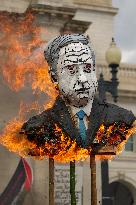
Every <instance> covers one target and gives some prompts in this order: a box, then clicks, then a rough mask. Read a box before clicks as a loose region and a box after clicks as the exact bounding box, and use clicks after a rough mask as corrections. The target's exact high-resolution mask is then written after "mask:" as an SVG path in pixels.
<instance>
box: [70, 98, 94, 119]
mask: <svg viewBox="0 0 136 205" xmlns="http://www.w3.org/2000/svg"><path fill="white" fill-rule="evenodd" d="M92 104H93V100H91V101H89V102H88V104H87V105H86V106H85V107H80V108H77V107H75V106H70V109H71V112H72V116H75V115H76V113H78V112H79V111H80V110H83V111H84V112H85V114H86V115H87V116H88V117H89V116H90V113H91V109H92Z"/></svg>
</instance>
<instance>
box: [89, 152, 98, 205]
mask: <svg viewBox="0 0 136 205" xmlns="http://www.w3.org/2000/svg"><path fill="white" fill-rule="evenodd" d="M90 169H91V205H97V188H96V161H95V155H91V156H90Z"/></svg>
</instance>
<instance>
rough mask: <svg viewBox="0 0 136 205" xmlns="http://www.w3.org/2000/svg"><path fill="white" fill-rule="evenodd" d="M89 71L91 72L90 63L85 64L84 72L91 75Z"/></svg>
mask: <svg viewBox="0 0 136 205" xmlns="http://www.w3.org/2000/svg"><path fill="white" fill-rule="evenodd" d="M91 70H92V65H91V64H90V63H87V64H85V66H84V71H85V72H86V73H91Z"/></svg>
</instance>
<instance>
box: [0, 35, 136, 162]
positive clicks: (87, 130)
mask: <svg viewBox="0 0 136 205" xmlns="http://www.w3.org/2000/svg"><path fill="white" fill-rule="evenodd" d="M36 42H37V43H38V41H36ZM33 43H34V41H33ZM17 48H18V47H17ZM23 52H24V51H22V53H23ZM29 52H30V50H29ZM22 53H21V54H22ZM23 54H24V53H23ZM29 54H30V53H29ZM42 55H44V57H45V59H46V61H47V63H46V68H45V67H44V66H43V65H42V63H41V64H40V66H41V67H40V68H38V69H33V75H31V79H33V82H32V86H33V88H35V89H37V87H38V86H39V87H40V88H41V90H44V92H45V93H47V94H50V96H54V97H53V100H52V101H51V104H49V106H45V107H46V109H45V110H44V111H43V112H41V113H40V114H38V115H35V116H33V117H32V118H30V119H29V120H28V121H25V120H24V119H21V118H20V120H18V119H15V120H14V121H12V123H9V124H8V125H7V126H6V128H5V130H4V132H3V134H2V136H1V144H3V145H4V146H6V147H7V148H8V149H9V150H10V151H13V152H16V153H18V154H19V155H20V156H23V157H27V156H31V157H34V158H35V159H42V158H44V157H49V158H53V159H54V160H56V161H59V162H70V161H73V160H84V159H86V158H87V157H88V156H91V154H92V155H93V153H95V155H96V158H98V159H111V158H112V157H113V155H115V154H119V153H120V152H121V151H122V150H123V147H124V145H125V143H126V142H127V140H128V138H129V137H130V136H131V135H132V134H133V133H134V132H135V127H134V124H135V120H136V117H135V116H134V115H133V113H132V112H131V111H128V110H126V109H123V108H120V107H118V106H117V105H113V104H110V103H107V102H105V101H102V100H101V99H98V98H97V97H96V91H97V87H98V82H97V78H96V66H95V54H94V51H93V48H92V44H91V42H90V40H89V39H88V37H86V36H85V35H83V34H68V35H61V36H58V37H56V38H54V39H53V40H51V41H50V42H49V43H48V44H47V46H46V48H44V54H42ZM25 56H26V53H25ZM38 56H39V55H38ZM39 57H40V58H41V56H39ZM37 60H38V58H37ZM41 62H43V61H41ZM24 63H26V68H27V69H26V70H25V71H26V73H27V72H29V71H30V70H31V68H32V67H34V68H37V66H35V64H34V63H33V64H32V65H31V64H30V63H27V61H26V62H24ZM43 64H44V65H45V62H44V63H43ZM21 65H22V64H21ZM47 67H48V69H47ZM18 69H19V70H20V72H22V70H21V69H20V67H18ZM4 71H5V72H4V73H5V76H6V70H4ZM47 71H48V72H49V75H48V74H47ZM23 72H24V71H23ZM47 76H48V78H49V76H50V83H47V81H48V82H49V80H47ZM39 79H41V80H40V83H39ZM8 80H9V81H10V79H9V78H8ZM21 80H22V78H20V81H21ZM51 81H52V83H53V84H51ZM37 82H38V83H37ZM19 85H22V84H19ZM47 85H48V86H47ZM50 86H51V88H50ZM109 149H110V150H114V152H111V154H109V153H110V152H109V151H108V155H106V150H109ZM101 150H104V153H105V154H103V155H102V156H101V155H99V153H100V151H101ZM96 153H97V154H96Z"/></svg>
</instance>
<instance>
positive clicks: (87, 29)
mask: <svg viewBox="0 0 136 205" xmlns="http://www.w3.org/2000/svg"><path fill="white" fill-rule="evenodd" d="M27 9H32V10H33V11H34V12H35V14H36V18H37V22H38V24H39V25H41V26H42V27H45V28H47V30H48V35H47V33H44V30H42V31H41V39H42V40H45V41H48V40H50V39H51V38H52V37H54V36H56V35H59V34H60V33H69V32H73V33H74V32H79V33H86V34H88V35H89V37H90V38H91V40H92V43H93V45H94V49H95V52H96V60H97V70H98V76H99V73H100V72H103V73H104V77H105V79H107V80H109V79H110V72H109V69H108V66H107V64H106V62H105V52H106V50H107V48H108V47H109V44H110V42H111V39H112V37H113V36H114V24H113V22H114V16H115V15H116V14H117V12H118V9H117V8H114V7H113V6H112V0H84V1H81V0H46V1H45V0H19V1H18V0H4V1H3V0H0V10H1V11H8V12H13V13H19V14H23V13H25V12H26V10H27ZM0 49H1V48H0ZM0 54H1V52H0ZM118 78H119V82H120V84H119V99H118V104H119V105H121V106H122V107H125V108H127V109H129V110H132V111H133V112H134V114H135V115H136V106H135V105H136V65H128V64H122V65H121V66H120V68H119V72H118ZM22 96H27V97H30V96H31V95H30V91H29V90H27V88H26V89H24V90H23V91H22V92H21V93H20V94H16V93H13V92H11V91H10V89H9V88H8V87H7V85H5V83H4V82H3V79H2V77H1V83H0V99H1V100H0V113H1V114H0V123H1V125H0V127H1V128H2V127H3V126H4V124H6V123H7V122H8V121H9V120H10V119H11V118H12V117H13V116H15V115H16V113H17V108H18V107H19V102H20V99H21V97H22ZM9 99H10V100H9ZM108 99H109V101H111V97H110V96H108ZM135 139H136V138H135V137H133V138H131V139H130V140H129V142H128V143H127V145H126V149H125V151H123V153H122V154H121V155H120V156H119V157H116V159H115V160H113V161H112V162H109V180H110V183H111V193H112V192H117V193H120V195H117V194H116V195H115V193H112V194H113V195H114V197H115V198H113V197H112V198H111V204H112V202H113V203H114V202H115V200H118V201H119V200H120V199H119V198H121V197H120V196H122V195H123V193H126V195H127V194H128V196H129V201H130V202H127V201H125V202H124V201H123V203H121V201H120V203H119V202H118V203H117V205H119V204H123V205H130V204H132V203H131V202H132V201H133V205H136V180H135V177H136V174H135V170H136V165H135V164H136V163H135V162H136V157H135V155H136V154H135V152H136V142H135ZM18 161H19V157H18V156H16V155H15V154H13V153H10V152H9V151H8V150H6V149H5V148H3V147H2V146H0V164H1V169H0V179H1V183H0V193H2V192H3V190H4V188H5V187H6V185H7V184H8V181H9V180H10V178H11V176H12V175H13V173H14V171H15V169H16V167H17V164H18ZM28 161H29V163H30V164H31V167H32V169H33V179H34V181H33V185H32V190H31V192H30V193H29V194H28V195H27V197H26V199H25V202H24V205H25V204H26V205H27V204H33V205H37V204H39V205H42V204H47V205H48V204H49V203H48V199H49V184H48V176H49V162H48V160H43V161H34V160H31V159H28ZM76 169H77V179H78V184H77V185H76V189H77V196H78V205H79V204H81V205H89V204H90V198H91V196H90V193H91V190H90V188H89V187H91V185H90V180H91V179H90V168H89V160H87V161H85V162H84V163H78V164H77V166H76ZM60 175H62V176H63V175H64V177H62V178H60ZM97 176H98V178H97V179H98V180H97V190H98V199H99V200H98V204H101V198H102V193H101V188H102V185H101V164H100V162H98V163H97ZM64 179H65V180H64ZM68 180H69V165H65V166H62V165H60V164H56V166H55V182H57V183H58V184H59V187H56V193H55V194H56V204H60V205H64V204H69V202H68V201H67V200H68V197H69V194H68V193H67V192H68V191H67V190H68V187H64V183H65V184H67V183H68ZM60 187H61V189H63V190H64V189H66V193H65V194H64V192H61V191H60ZM118 188H120V192H119V191H118ZM114 189H115V190H116V191H114ZM113 195H112V196H113ZM60 196H61V197H60ZM62 196H63V199H64V200H63V201H61V199H60V198H62ZM99 201H100V203H99Z"/></svg>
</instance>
